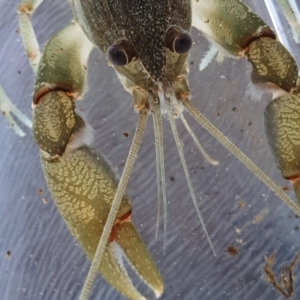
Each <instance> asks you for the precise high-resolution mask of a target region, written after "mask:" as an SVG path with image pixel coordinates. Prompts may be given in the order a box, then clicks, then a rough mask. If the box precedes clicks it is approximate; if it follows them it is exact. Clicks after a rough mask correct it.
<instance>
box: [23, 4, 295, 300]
mask: <svg viewBox="0 0 300 300" xmlns="http://www.w3.org/2000/svg"><path fill="white" fill-rule="evenodd" d="M41 2H42V1H34V0H31V1H30V0H24V1H22V3H21V5H20V7H19V13H20V29H21V35H22V38H23V42H24V46H25V49H26V50H27V53H28V56H29V59H30V61H31V64H32V67H33V70H35V71H36V72H37V78H36V84H35V88H34V95H33V109H34V114H33V134H34V137H35V140H36V142H37V144H38V146H39V147H40V149H41V158H42V165H43V169H44V173H45V177H46V181H47V184H48V186H49V189H50V190H51V193H52V196H53V198H54V200H55V201H56V204H57V206H58V207H59V210H60V212H61V214H62V215H63V217H64V219H65V221H66V223H67V225H68V227H69V229H70V230H71V232H72V234H73V235H74V236H75V237H76V238H77V239H78V241H79V243H80V244H81V245H82V247H83V249H84V251H85V252H86V254H87V255H88V257H89V258H90V259H91V260H93V264H92V269H91V273H90V276H89V280H88V281H87V283H86V285H85V288H84V292H83V294H82V297H81V299H86V298H87V295H88V292H89V289H90V287H91V283H92V281H93V277H94V276H95V274H96V272H97V271H98V270H100V272H101V273H102V274H103V276H104V277H105V278H106V279H107V281H108V282H109V283H111V284H112V285H113V286H114V287H115V288H116V289H117V290H119V291H120V292H121V293H122V294H123V295H125V296H126V297H128V298H130V299H142V296H141V295H140V293H139V292H138V291H137V290H136V289H135V287H134V286H133V285H132V283H131V282H130V280H129V277H128V275H127V273H126V272H124V269H123V267H122V266H121V267H120V266H119V265H118V260H117V259H116V257H115V256H118V255H116V253H120V251H121V250H120V247H121V248H122V249H123V251H124V252H123V255H124V253H125V256H126V257H127V258H128V259H129V260H130V261H131V262H132V265H133V266H134V268H135V269H136V270H137V273H138V274H139V275H140V276H141V277H142V278H143V280H144V281H145V282H146V283H147V284H148V285H149V286H150V287H151V288H152V289H153V290H154V291H155V293H156V295H157V296H160V295H161V294H162V292H163V281H162V278H161V275H160V274H159V271H158V270H157V268H156V266H155V264H154V262H153V261H152V259H151V257H150V255H149V254H148V252H147V250H146V247H145V246H144V244H143V242H142V241H141V239H140V238H139V236H138V234H137V232H136V231H135V229H134V227H133V226H132V224H131V221H130V214H131V206H130V204H129V203H128V201H127V197H126V196H125V190H126V187H127V183H128V180H129V178H130V174H131V171H132V168H133V164H134V162H135V159H136V156H137V153H138V150H139V146H140V144H141V141H142V137H143V132H144V129H145V127H146V121H147V117H148V115H150V114H152V116H153V123H154V133H155V149H156V157H157V160H156V162H157V165H156V169H157V186H158V193H157V197H158V199H160V201H162V203H163V207H164V210H163V212H164V226H165V231H164V232H166V225H167V209H166V207H167V196H166V182H165V167H164V159H165V158H164V156H165V154H164V151H163V130H162V115H166V116H167V118H168V119H169V121H170V124H171V128H172V132H173V135H174V139H175V142H176V146H177V149H178V150H179V155H180V159H181V163H182V165H183V167H184V173H185V176H186V179H187V183H188V186H189V190H190V193H191V196H192V199H193V202H194V205H195V208H196V210H197V214H198V216H199V220H200V222H201V223H202V225H203V229H204V232H205V233H206V235H207V238H208V240H209V242H210V244H211V247H212V248H213V246H212V244H213V243H212V242H211V241H210V238H209V235H208V233H207V231H206V228H205V226H204V222H203V219H202V216H201V213H200V210H199V209H198V206H197V201H196V196H195V193H194V191H193V186H192V181H191V179H190V175H189V171H188V168H187V164H186V162H185V158H184V155H183V149H182V144H181V141H180V139H179V135H178V132H177V127H176V123H175V118H180V119H181V120H182V122H183V124H184V126H185V128H186V129H187V131H188V132H189V133H190V135H191V136H192V138H193V140H194V141H195V144H196V146H197V147H198V149H199V150H200V151H201V152H202V153H203V155H204V156H205V158H206V160H207V161H208V162H210V163H211V164H215V165H216V164H217V162H216V161H214V160H213V159H211V158H210V157H209V156H208V155H207V154H206V153H205V151H204V150H203V149H202V146H201V145H200V143H199V142H198V140H197V138H196V136H195V135H194V133H193V132H192V130H191V129H190V127H189V125H188V123H187V121H186V119H185V118H184V115H183V112H184V111H185V110H186V111H188V112H189V113H190V114H191V115H192V117H194V118H195V119H196V120H197V121H198V122H199V123H200V124H201V125H202V126H203V127H204V128H205V129H207V130H208V131H209V132H210V133H211V134H212V135H213V136H215V137H216V138H217V139H218V140H219V141H220V142H221V143H222V144H223V145H224V146H225V147H226V148H227V149H228V150H229V151H231V152H232V153H233V154H234V155H235V156H237V157H238V158H239V159H240V160H241V161H242V162H243V163H244V164H245V165H246V166H247V167H248V168H249V169H250V170H251V171H252V172H253V173H255V174H256V175H257V176H258V177H259V178H260V179H261V180H262V181H263V182H264V183H265V184H267V185H268V186H269V187H270V189H271V190H272V191H273V192H274V193H276V194H277V195H278V196H279V197H280V198H281V199H283V200H284V201H285V202H286V203H287V204H288V205H289V206H290V207H291V208H292V209H293V210H294V212H295V213H297V214H298V215H299V214H300V209H299V207H298V206H297V205H296V204H295V203H294V202H293V201H291V200H290V199H289V197H288V196H287V195H286V194H285V193H284V192H283V191H282V189H281V188H280V187H278V186H276V185H275V184H274V183H273V182H272V180H271V179H269V178H268V177H267V176H266V175H265V174H264V173H263V172H262V171H261V170H260V169H259V168H258V167H257V166H256V165H255V164H254V163H252V162H251V161H250V160H249V159H248V158H247V156H246V155H244V154H243V153H242V152H241V151H240V150H239V149H238V148H237V147H235V145H234V144H233V143H231V142H230V141H229V140H228V139H227V138H226V137H224V135H223V134H222V133H221V132H220V131H219V130H217V129H216V128H215V127H214V126H213V125H212V124H211V123H210V122H209V121H208V120H207V119H206V118H205V117H204V116H203V115H202V114H201V113H200V111H199V110H198V109H197V108H196V107H195V106H194V105H193V104H192V103H191V101H190V100H191V93H190V89H189V85H188V82H187V74H188V71H189V70H188V65H187V58H188V55H189V52H190V50H191V47H192V45H193V41H192V36H191V27H192V26H195V27H196V28H198V29H200V30H203V31H204V33H205V34H206V35H207V36H208V37H209V38H210V39H211V40H214V41H215V42H216V43H217V44H218V45H219V46H218V48H217V50H216V48H214V52H213V54H210V55H211V56H212V57H214V56H216V55H217V52H218V51H219V52H220V53H221V52H222V51H223V53H227V54H229V55H231V56H235V57H244V58H246V59H248V60H249V62H250V63H251V64H252V67H253V73H252V81H253V83H254V84H255V85H258V86H259V87H260V88H262V89H265V88H266V89H267V90H268V91H271V92H273V93H274V95H275V97H276V99H275V100H274V101H272V102H271V103H270V105H269V106H268V108H267V109H266V113H265V114H266V129H267V134H268V138H269V143H270V146H271V148H272V151H273V153H274V154H275V157H276V162H277V164H278V166H279V168H280V170H281V171H282V174H283V176H284V177H285V178H287V179H290V180H292V182H293V183H294V187H295V191H296V194H297V196H298V197H299V195H298V190H299V187H298V182H299V181H298V173H299V171H298V170H299V167H298V161H299V159H298V157H297V153H298V147H297V144H298V143H297V132H293V131H291V128H290V126H291V124H293V126H295V125H296V126H298V123H299V121H298V117H297V107H298V106H299V103H298V102H300V99H299V80H298V69H297V65H296V63H295V61H294V59H293V57H292V56H291V55H290V54H289V52H288V51H287V50H286V49H285V48H284V47H283V46H282V44H281V43H280V42H279V41H278V40H277V38H276V35H275V33H274V32H273V31H272V29H271V28H270V27H269V26H267V25H266V24H265V23H264V21H263V20H262V19H260V18H259V17H258V16H257V15H256V14H254V13H253V12H252V11H251V10H249V9H248V7H247V6H245V5H244V4H243V3H242V2H241V1H239V0H227V1H226V0H206V1H205V0H203V1H200V0H199V1H196V0H181V1H175V0H174V1H172V0H159V1H158V0H157V1H156V0H155V1H154V0H153V1H145V0H132V1H129V0H128V1H127V0H113V1H109V0H103V1H92V0H85V1H79V0H71V1H70V4H71V6H72V9H73V12H74V21H73V22H72V24H70V25H69V26H67V27H65V28H64V29H62V30H61V31H60V32H58V33H57V34H55V35H54V36H53V37H52V38H51V39H50V40H49V42H48V43H47V45H46V47H45V50H44V51H43V54H40V52H39V46H38V43H37V40H36V37H35V34H34V31H33V29H32V24H31V21H30V16H31V14H32V13H33V12H34V11H35V10H36V9H37V7H38V6H39V5H40V3H41ZM192 13H193V15H192ZM224 16H226V18H225V17H224ZM236 24H238V25H239V26H236ZM95 46H96V47H97V48H99V49H100V50H101V51H102V53H103V54H105V56H106V57H107V59H108V62H109V64H110V65H111V66H112V67H113V68H114V69H115V70H116V71H117V74H118V77H119V79H120V81H121V83H122V84H123V86H124V88H125V89H126V90H127V91H128V92H129V93H130V94H131V95H132V97H133V103H134V108H135V110H136V112H138V113H139V121H138V125H137V129H136V133H135V135H134V138H133V142H132V146H131V150H130V153H129V155H128V158H127V162H126V164H125V167H124V171H123V174H122V176H121V179H120V182H119V184H118V183H117V180H116V179H115V175H114V174H113V172H112V170H111V167H110V165H109V164H108V163H107V162H106V160H105V159H104V158H103V157H102V156H101V155H99V154H97V153H96V151H95V150H94V149H92V148H91V144H92V134H91V129H90V127H89V126H88V125H87V123H86V121H85V120H84V119H83V118H82V117H81V116H80V115H79V114H78V113H77V112H76V111H75V103H76V101H77V100H78V99H80V98H81V97H82V96H83V94H84V92H85V85H86V71H87V61H88V57H89V54H90V52H91V50H92V48H93V47H95ZM275 62H276V63H275ZM277 62H278V63H277ZM286 111H292V116H293V119H291V118H290V116H289V115H288V114H286ZM295 141H296V142H295ZM120 205H121V206H120ZM159 205H160V204H159ZM101 233H102V235H101ZM100 235H101V239H100ZM99 240H100V242H99ZM164 240H165V238H164ZM98 242H99V246H98V249H97V251H96V248H97V245H98ZM95 253H97V254H96V255H95ZM121 253H122V252H121ZM94 255H95V258H94ZM99 263H101V265H100V269H99Z"/></svg>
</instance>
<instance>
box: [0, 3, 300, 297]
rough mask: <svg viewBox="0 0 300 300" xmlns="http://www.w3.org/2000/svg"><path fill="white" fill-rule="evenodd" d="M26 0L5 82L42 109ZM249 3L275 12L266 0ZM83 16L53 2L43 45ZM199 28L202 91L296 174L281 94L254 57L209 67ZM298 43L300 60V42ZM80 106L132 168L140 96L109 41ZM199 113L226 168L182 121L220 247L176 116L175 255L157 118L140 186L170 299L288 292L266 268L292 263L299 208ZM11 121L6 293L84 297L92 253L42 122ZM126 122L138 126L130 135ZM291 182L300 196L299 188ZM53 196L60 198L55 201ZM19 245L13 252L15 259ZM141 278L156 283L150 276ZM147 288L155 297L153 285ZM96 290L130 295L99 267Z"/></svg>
mask: <svg viewBox="0 0 300 300" xmlns="http://www.w3.org/2000/svg"><path fill="white" fill-rule="evenodd" d="M17 2H18V1H4V0H0V16H1V18H0V41H1V44H0V63H1V64H0V65H1V67H0V82H1V84H2V85H3V87H4V88H5V90H6V92H7V93H8V95H9V96H10V97H11V99H12V100H13V102H14V103H15V104H16V105H17V106H18V107H19V108H20V109H21V110H22V111H23V112H24V113H25V114H26V115H27V116H31V95H32V91H33V84H34V75H33V73H32V71H31V69H30V66H29V63H28V60H27V57H26V55H25V53H24V50H23V47H22V42H21V40H20V35H19V34H18V33H17V32H16V31H17V30H18V15H17V13H16V11H17V6H18V3H17ZM247 3H248V4H249V5H251V6H252V8H254V9H255V10H256V11H257V12H259V14H260V15H261V16H262V17H264V18H265V20H266V21H267V22H270V19H269V17H268V14H267V11H266V8H265V6H264V4H263V3H262V1H254V0H253V1H248V2H247ZM253 4H255V5H253ZM71 18H72V14H71V11H70V9H69V6H68V3H67V1H60V0H53V1H49V0H48V1H47V0H46V1H44V3H43V4H42V5H41V6H40V7H39V8H38V10H37V11H36V13H35V14H34V16H33V24H34V28H35V30H36V33H37V37H38V40H39V42H40V44H41V48H42V49H43V47H44V46H45V43H46V41H47V40H48V39H49V37H50V36H51V35H53V34H54V33H55V32H57V31H58V30H59V29H61V28H63V27H64V26H66V25H67V24H68V23H69V22H70V20H71ZM287 34H288V29H287ZM193 38H194V41H195V46H194V47H193V49H192V51H191V55H190V59H189V61H190V69H191V72H190V76H189V81H190V86H191V90H192V93H193V102H194V103H195V105H196V106H197V107H198V108H199V109H200V110H201V111H202V112H203V113H204V114H205V115H206V116H207V117H208V118H209V119H210V120H211V122H212V123H213V124H215V125H216V126H217V127H218V128H219V129H220V130H221V131H222V132H223V133H224V134H225V135H226V136H227V137H228V138H229V139H230V140H231V141H233V142H234V143H235V144H236V145H237V146H238V147H240V148H241V149H242V150H243V151H244V152H245V153H246V154H247V155H248V156H249V157H250V158H251V159H252V160H253V161H254V162H255V163H256V164H258V165H259V166H260V167H261V168H262V169H263V170H264V171H265V172H266V173H267V174H268V175H269V176H270V177H271V178H272V179H274V181H275V182H276V183H278V184H279V185H282V186H286V185H288V182H287V181H285V180H283V179H282V178H281V176H280V174H279V171H278V170H277V168H276V166H275V164H274V162H273V158H272V155H271V154H270V151H269V148H268V145H267V141H266V137H265V132H264V121H263V113H264V109H265V107H266V105H267V103H268V102H269V101H270V96H269V95H264V96H263V98H262V100H261V101H259V102H254V101H252V100H251V99H250V98H249V97H247V96H246V87H247V84H248V82H249V69H250V68H249V65H248V64H247V62H246V61H243V60H240V61H237V60H233V59H226V60H225V61H224V62H223V63H222V64H218V63H216V62H213V63H211V65H210V66H209V67H208V68H207V69H206V70H205V71H203V72H199V71H198V64H199V62H200V60H201V58H203V56H204V53H205V52H206V51H207V50H208V49H209V44H208V43H207V41H206V40H205V38H203V37H202V35H201V34H200V33H199V32H198V31H197V30H193ZM294 49H295V52H294V55H295V56H296V57H297V59H298V63H299V55H300V51H299V46H298V47H295V48H294ZM297 51H298V52H297ZM78 106H79V107H80V108H82V109H83V110H84V111H85V115H86V119H88V120H89V122H90V124H91V126H92V127H93V128H94V129H95V132H96V137H95V147H96V149H98V151H100V152H101V153H103V154H104V155H105V156H106V157H107V158H108V159H109V160H110V161H111V163H112V164H113V166H114V167H115V169H116V171H117V172H119V174H120V173H121V171H122V169H123V166H124V161H125V159H126V156H127V153H128V150H129V147H130V143H131V139H132V136H133V133H134V129H135V125H136V122H137V115H136V114H135V113H134V112H133V107H132V101H131V98H130V95H129V94H127V93H126V92H124V90H123V88H122V87H121V85H120V83H119V82H118V80H117V78H116V75H115V73H114V70H113V69H112V68H109V67H108V66H107V65H106V61H105V59H104V58H103V57H102V55H101V54H100V53H99V52H97V51H94V52H93V53H92V55H91V58H90V61H89V92H88V93H87V94H86V96H85V98H84V100H83V101H81V102H80V103H78ZM186 116H187V115H186ZM187 119H188V120H189V121H191V122H190V123H191V126H192V128H193V129H194V131H195V133H196V135H197V136H198V137H199V140H200V141H201V143H202V144H203V145H204V147H205V149H206V150H207V151H208V152H209V153H210V154H211V156H213V157H214V158H215V159H217V160H218V161H220V166H219V167H212V166H210V165H208V164H207V163H206V162H205V161H204V160H203V157H202V156H201V154H199V153H198V151H197V149H196V148H195V146H194V144H193V142H192V140H191V138H190V137H189V136H188V134H187V133H186V132H185V130H184V128H183V126H181V125H179V126H178V127H179V132H180V137H181V139H182V141H183V143H184V151H185V154H186V158H187V162H188V167H189V171H190V174H191V177H192V181H193V185H194V188H195V192H196V195H197V199H198V200H199V206H200V208H201V211H202V213H203V217H204V219H205V223H206V225H207V229H208V232H209V234H210V236H211V239H212V242H213V244H214V246H215V250H216V252H217V257H214V256H213V254H212V251H211V249H210V247H209V244H208V242H207V240H206V238H205V235H204V233H203V230H202V228H201V226H200V224H199V221H198V219H197V216H196V213H195V210H194V208H193V205H192V202H191V199H190V196H189V192H188V188H187V185H186V181H185V178H184V174H183V170H182V167H181V164H180V163H179V157H178V153H177V150H176V147H175V143H174V141H173V138H172V133H171V131H170V128H169V124H168V123H167V122H166V121H164V129H165V149H166V150H165V156H166V178H167V179H166V180H167V195H168V211H169V223H168V231H167V248H166V254H165V255H164V254H163V234H162V226H161V231H160V234H159V236H158V238H157V239H155V222H156V173H155V153H154V143H153V129H152V120H151V118H150V120H149V122H148V127H147V130H146V133H145V138H144V141H143V144H142V147H141V151H140V153H139V157H138V161H137V162H136V165H135V168H134V172H133V175H132V177H131V179H130V183H129V187H128V194H129V195H130V197H131V199H132V204H133V207H134V210H133V221H134V223H135V224H136V227H137V228H138V230H139V232H140V234H141V235H142V237H143V239H144V241H145V243H146V244H147V246H148V248H149V250H150V252H151V253H152V255H153V258H154V260H155V261H156V263H157V265H158V267H159V269H160V270H161V273H162V275H163V277H164V281H165V293H164V295H163V296H162V298H161V299H164V300H166V299H203V300H206V299H222V300H223V299H224V300H225V299H239V300H240V299H283V297H282V296H280V294H279V293H278V292H277V291H276V290H274V289H273V287H272V286H271V285H270V284H269V283H268V282H267V280H266V277H265V275H264V274H263V271H262V269H263V266H264V264H265V262H264V256H265V255H271V254H273V253H275V252H277V258H276V263H275V266H274V269H275V271H276V272H277V275H279V272H280V270H281V267H282V266H283V265H285V264H288V263H290V262H291V261H292V259H293V257H294V255H295V254H296V253H297V252H298V251H300V245H299V236H300V231H299V227H300V221H299V219H298V218H297V217H296V216H295V215H294V213H293V212H292V211H291V210H290V209H289V208H287V207H286V206H285V205H284V204H283V203H282V202H281V200H280V199H278V198H277V197H276V196H274V195H273V193H272V192H271V191H270V190H269V189H268V188H267V187H266V186H264V184H262V183H261V182H260V181H259V180H258V179H257V178H256V177H255V176H254V175H253V174H251V173H250V172H249V171H248V170H247V169H246V168H245V167H244V166H243V165H242V164H241V163H240V162H238V160H237V159H236V158H234V157H233V156H232V155H230V154H229V153H228V151H226V150H225V149H224V148H223V147H222V146H221V145H220V144H219V143H218V142H217V141H216V140H215V139H214V138H213V137H211V136H210V135H209V134H208V133H207V132H206V131H205V130H203V129H202V128H201V127H200V126H199V125H198V124H196V122H194V121H193V120H191V118H189V116H187ZM178 124H179V122H178ZM0 128H1V131H0V132H1V133H0V149H1V155H0V299H5V300H15V299H18V300H23V299H28V300H38V299H77V298H78V297H79V294H80V291H81V288H82V286H83V283H84V280H85V278H86V275H87V272H88V269H89V266H90V262H89V261H88V260H87V259H86V257H85V255H84V254H83V252H82V250H81V249H80V247H79V246H78V244H77V243H76V241H75V240H74V238H73V237H72V236H71V234H70V233H69V231H68V229H67V228H66V226H65V224H64V222H63V220H62V219H61V217H60V215H59V212H58V211H57V209H56V207H55V205H54V203H53V200H52V198H51V196H50V194H49V192H48V189H47V186H46V184H45V181H44V178H43V173H42V170H41V165H40V161H39V151H38V147H37V146H36V144H35V142H34V140H33V138H32V133H31V132H30V130H28V129H27V128H25V127H23V129H24V130H25V131H26V133H27V136H26V137H25V138H20V137H19V136H17V135H16V134H14V132H13V131H12V130H11V129H10V128H9V126H8V123H7V122H6V121H5V119H4V118H3V117H0ZM124 132H129V133H130V135H129V137H128V138H126V137H125V136H124V135H123V133H124ZM171 179H172V180H171ZM173 179H174V180H173ZM38 189H42V190H43V194H42V195H38ZM288 193H289V194H290V195H291V197H294V196H293V193H292V191H289V192H288ZM43 198H47V199H48V202H47V204H45V203H44V202H43ZM239 201H242V202H243V203H244V204H245V206H244V207H243V208H239ZM266 210H267V211H268V214H267V215H266V216H265V217H264V218H263V220H262V221H261V222H260V223H258V224H254V222H253V221H254V219H255V216H256V215H258V214H259V213H261V212H262V211H266ZM231 245H233V246H235V247H236V248H237V249H238V254H237V255H236V256H234V257H231V256H230V255H229V254H228V252H227V249H228V247H229V246H231ZM7 251H10V252H11V256H10V258H9V259H8V258H7V257H6V253H7ZM299 272H300V268H298V269H297V270H296V276H298V278H299V277H300V276H299ZM140 288H141V289H142V290H144V287H143V286H142V287H140ZM295 294H296V295H295V296H294V298H295V299H296V298H299V297H300V287H299V279H298V280H297V277H296V280H295ZM145 295H146V296H147V297H149V298H154V297H153V295H152V294H151V293H149V292H147V291H146V294H145ZM90 299H122V297H121V296H120V295H119V294H118V293H116V292H115V291H114V290H113V289H112V288H111V287H110V286H108V285H107V284H106V283H105V282H104V281H103V280H102V278H101V277H100V276H98V277H97V280H96V282H95V284H94V286H93V290H92V294H91V296H90Z"/></svg>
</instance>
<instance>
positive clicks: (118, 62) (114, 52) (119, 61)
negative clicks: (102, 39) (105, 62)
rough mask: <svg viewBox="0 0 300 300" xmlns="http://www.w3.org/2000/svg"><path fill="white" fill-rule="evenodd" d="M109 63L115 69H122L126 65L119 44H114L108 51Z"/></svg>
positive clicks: (125, 56) (126, 58)
mask: <svg viewBox="0 0 300 300" xmlns="http://www.w3.org/2000/svg"><path fill="white" fill-rule="evenodd" d="M107 54H108V59H109V61H110V62H111V63H112V64H113V65H114V66H117V67H124V66H126V65H127V63H128V57H127V55H126V52H125V51H124V50H123V49H122V48H121V47H120V44H114V45H112V46H110V47H109V49H108V53H107Z"/></svg>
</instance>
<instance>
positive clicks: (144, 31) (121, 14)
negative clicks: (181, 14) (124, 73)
mask: <svg viewBox="0 0 300 300" xmlns="http://www.w3.org/2000/svg"><path fill="white" fill-rule="evenodd" d="M109 7H110V8H111V13H112V15H113V17H114V19H115V22H116V24H117V27H118V28H120V29H124V30H125V32H126V33H125V35H126V37H127V38H128V39H129V40H130V42H131V43H132V44H133V45H134V47H135V48H136V50H137V52H138V55H139V57H140V59H141V60H142V62H143V64H144V66H145V68H146V69H147V71H148V72H149V73H150V75H151V76H152V77H153V78H154V79H155V80H158V79H160V78H161V77H162V75H163V73H164V66H165V62H166V51H165V32H166V29H167V25H168V16H169V15H170V13H169V9H170V8H169V5H168V1H167V0H160V1H145V0H115V1H109Z"/></svg>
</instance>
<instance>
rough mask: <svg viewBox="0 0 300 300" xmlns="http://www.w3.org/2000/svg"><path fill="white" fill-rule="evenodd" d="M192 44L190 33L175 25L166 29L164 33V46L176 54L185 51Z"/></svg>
mask: <svg viewBox="0 0 300 300" xmlns="http://www.w3.org/2000/svg"><path fill="white" fill-rule="evenodd" d="M192 45H193V40H192V37H191V34H190V33H189V32H188V31H185V30H182V29H180V28H178V27H176V26H172V27H170V28H169V29H168V31H167V34H166V46H167V48H169V49H170V50H171V51H172V52H176V53H178V54H184V53H187V52H188V51H189V50H190V49H191V48H192Z"/></svg>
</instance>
